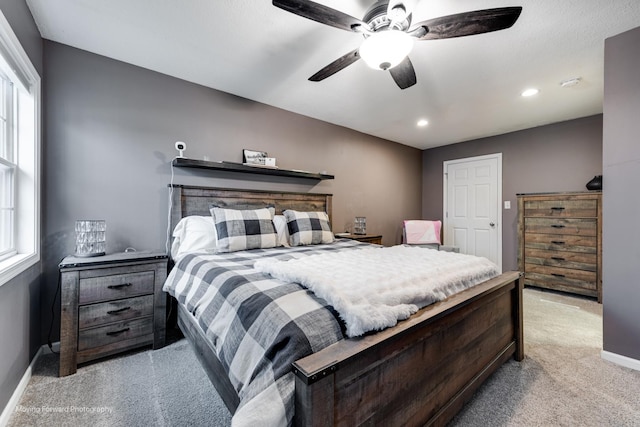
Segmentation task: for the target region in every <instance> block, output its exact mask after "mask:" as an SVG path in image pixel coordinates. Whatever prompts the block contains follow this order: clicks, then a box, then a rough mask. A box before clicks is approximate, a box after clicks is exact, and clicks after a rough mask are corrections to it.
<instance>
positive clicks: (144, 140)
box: [42, 41, 422, 336]
mask: <svg viewBox="0 0 640 427" xmlns="http://www.w3.org/2000/svg"><path fill="white" fill-rule="evenodd" d="M44 63H45V73H46V76H47V85H46V91H45V98H46V105H45V108H46V133H47V140H46V146H45V156H44V157H45V162H46V174H45V193H46V200H45V215H46V227H45V230H44V248H45V259H44V270H45V286H44V290H43V291H44V293H43V297H42V298H43V302H44V303H43V310H45V311H44V312H43V313H46V312H47V311H48V307H47V305H46V304H49V303H50V301H51V300H52V299H53V295H54V292H55V287H56V280H57V270H56V265H57V264H58V262H59V261H60V259H61V258H63V257H64V256H65V255H67V254H70V253H72V252H73V250H74V231H73V227H74V222H75V220H76V219H83V218H85V219H92V218H93V219H105V220H106V221H107V249H108V251H109V252H114V251H122V250H124V249H125V248H126V247H128V246H132V247H135V248H137V249H139V250H142V249H164V247H165V236H166V228H167V213H168V212H167V209H168V208H167V196H168V190H167V184H168V183H169V182H170V179H171V169H170V166H169V165H170V161H171V159H172V158H173V157H174V156H175V155H176V154H177V152H176V151H175V149H174V143H175V141H185V142H186V143H187V150H186V152H185V155H186V156H187V157H190V158H195V159H202V158H203V157H204V156H209V157H210V159H211V160H228V161H241V160H242V149H243V148H249V149H259V150H264V151H267V152H268V153H269V154H270V155H272V156H274V157H276V158H277V162H278V165H279V166H280V167H283V168H291V169H303V170H309V171H314V172H319V171H327V172H329V173H331V174H334V175H335V177H336V179H335V180H328V181H321V182H320V183H318V182H316V181H309V180H300V179H294V180H291V179H284V178H278V179H265V178H259V176H256V175H237V174H229V173H227V174H223V173H219V172H218V173H215V172H208V171H203V170H192V169H180V168H175V183H178V184H194V185H203V186H216V187H233V188H255V189H277V190H284V191H304V192H316V193H332V194H333V195H334V199H333V207H334V208H333V214H334V215H333V228H334V231H343V230H344V229H345V228H346V227H350V226H351V224H352V222H353V217H354V216H356V215H363V216H366V217H367V226H368V231H369V232H370V233H380V234H382V235H383V243H384V244H386V245H391V244H394V243H397V242H399V241H400V234H401V233H400V231H401V224H402V220H403V219H405V218H409V217H412V218H413V217H418V216H419V215H420V196H421V173H422V172H421V168H422V164H421V152H420V150H417V149H414V148H410V147H407V146H403V145H399V144H396V143H392V142H389V141H385V140H381V139H378V138H374V137H371V136H368V135H364V134H361V133H358V132H355V131H352V130H348V129H345V128H341V127H338V126H335V125H331V124H328V123H325V122H320V121H317V120H313V119H310V118H307V117H303V116H300V115H296V114H292V113H289V112H286V111H283V110H280V109H277V108H273V107H269V106H266V105H263V104H259V103H256V102H253V101H248V100H246V99H242V98H239V97H236V96H232V95H229V94H226V93H222V92H219V91H216V90H212V89H208V88H205V87H202V86H198V85H195V84H192V83H188V82H185V81H182V80H178V79H175V78H172V77H168V76H166V75H162V74H158V73H155V72H151V71H149V70H145V69H142V68H139V67H135V66H132V65H128V64H125V63H122V62H118V61H114V60H111V59H108V58H105V57H101V56H98V55H94V54H90V53H87V52H84V51H81V50H78V49H74V48H71V47H68V46H65V45H61V44H57V43H53V42H49V41H46V42H45V61H44ZM44 326H47V327H48V325H44ZM57 329H58V326H57V325H55V331H56V332H55V336H57ZM43 333H44V331H43Z"/></svg>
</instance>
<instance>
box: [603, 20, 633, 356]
mask: <svg viewBox="0 0 640 427" xmlns="http://www.w3.org/2000/svg"><path fill="white" fill-rule="evenodd" d="M638 46H640V28H636V29H634V30H631V31H628V32H626V33H623V34H620V35H618V36H615V37H612V38H609V39H607V40H606V41H605V69H604V125H603V126H604V141H603V172H604V174H603V177H604V185H603V188H604V191H603V196H602V197H603V220H604V224H603V229H604V231H603V248H602V253H603V255H602V260H603V266H602V270H603V277H602V281H603V295H602V300H603V335H604V350H605V351H608V352H611V353H616V354H619V355H622V356H626V357H630V358H632V359H635V360H640V279H639V278H638V277H639V275H638V260H640V243H639V242H640V226H638V218H640V197H638V185H639V184H640V142H639V139H640V120H638V116H639V112H640V74H639V73H638V70H640V51H639V50H638Z"/></svg>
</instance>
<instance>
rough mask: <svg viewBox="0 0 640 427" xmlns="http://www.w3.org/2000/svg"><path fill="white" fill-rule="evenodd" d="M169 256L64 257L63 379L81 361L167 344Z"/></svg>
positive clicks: (61, 304) (62, 313) (62, 288)
mask: <svg viewBox="0 0 640 427" xmlns="http://www.w3.org/2000/svg"><path fill="white" fill-rule="evenodd" d="M167 259H168V258H167V255H166V254H164V253H160V252H121V253H115V254H109V255H103V256H97V257H89V258H79V257H74V256H68V257H66V258H65V259H63V260H62V262H61V263H60V265H59V266H58V267H59V269H60V287H61V288H60V289H61V298H60V371H59V374H60V376H61V377H63V376H65V375H70V374H73V373H75V372H76V370H77V365H78V364H79V363H83V362H87V361H90V360H94V359H98V358H100V357H105V356H109V355H112V354H116V353H120V352H122V351H125V350H129V349H132V348H135V347H139V346H143V345H147V344H152V345H153V348H154V349H156V348H160V347H163V346H164V344H165V335H166V301H167V298H166V294H165V293H164V292H162V285H163V284H164V281H165V280H166V278H167Z"/></svg>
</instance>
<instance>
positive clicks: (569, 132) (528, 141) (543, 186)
mask: <svg viewBox="0 0 640 427" xmlns="http://www.w3.org/2000/svg"><path fill="white" fill-rule="evenodd" d="M493 153H502V198H503V200H510V201H511V209H510V210H504V209H503V211H502V268H503V270H504V271H507V270H516V269H517V267H518V261H517V244H518V235H517V225H518V217H517V214H518V210H517V199H516V194H517V193H534V192H553V191H586V188H585V184H586V183H587V182H588V181H589V180H590V179H591V178H593V177H594V176H595V175H600V174H601V172H602V116H601V115H597V116H591V117H586V118H583V119H577V120H571V121H567V122H562V123H556V124H552V125H548V126H541V127H537V128H532V129H527V130H523V131H519V132H513V133H508V134H504V135H498V136H494V137H490V138H483V139H477V140H474V141H468V142H464V143H460V144H454V145H448V146H444V147H438V148H433V149H430V150H425V151H424V152H423V154H422V171H423V172H422V176H423V178H422V217H423V218H425V219H426V218H429V219H442V177H443V176H442V175H443V169H442V163H443V162H444V161H446V160H454V159H460V158H465V157H473V156H481V155H485V154H493ZM503 206H504V204H503Z"/></svg>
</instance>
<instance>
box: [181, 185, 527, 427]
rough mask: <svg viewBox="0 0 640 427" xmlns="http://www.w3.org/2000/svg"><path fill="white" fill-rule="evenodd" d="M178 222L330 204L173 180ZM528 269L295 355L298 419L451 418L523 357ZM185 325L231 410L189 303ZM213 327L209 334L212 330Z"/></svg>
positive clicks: (218, 366) (404, 421) (351, 422)
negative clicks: (213, 209) (222, 211)
mask: <svg viewBox="0 0 640 427" xmlns="http://www.w3.org/2000/svg"><path fill="white" fill-rule="evenodd" d="M171 189H172V213H171V226H172V229H173V227H174V226H175V225H176V224H177V223H178V222H179V220H180V219H182V218H183V217H186V216H191V215H207V214H209V207H210V205H211V204H216V205H218V206H223V207H228V208H234V209H252V208H256V207H263V206H266V205H271V206H274V207H275V210H276V212H282V211H283V210H285V209H295V210H299V211H324V212H327V213H328V214H329V217H330V216H331V210H332V209H331V208H332V198H331V195H327V194H309V193H288V192H270V191H248V190H235V189H220V188H206V187H193V186H180V185H174V186H172V188H171ZM522 286H523V285H522V278H521V275H520V273H519V272H506V273H503V274H500V275H499V276H497V277H494V278H492V279H490V280H487V281H485V282H482V283H480V284H478V285H476V286H473V287H472V288H470V289H467V290H465V291H463V292H460V293H457V294H455V295H452V296H450V297H448V298H447V299H445V300H443V301H441V302H437V303H435V304H432V305H429V306H427V307H424V308H423V309H421V310H419V311H418V312H417V313H415V314H413V315H412V316H411V317H409V318H408V319H407V320H404V321H401V322H399V323H398V324H397V325H396V326H393V327H390V328H387V329H385V330H382V331H380V332H377V333H372V334H366V335H364V336H361V337H357V338H347V339H342V340H339V341H337V342H335V343H333V344H331V345H329V346H327V347H325V348H323V349H322V350H320V351H317V352H315V353H313V354H310V355H307V356H305V357H302V358H300V359H297V360H295V361H294V362H293V363H292V365H291V371H292V375H293V376H294V378H295V389H294V392H293V393H294V396H295V397H294V401H295V411H294V412H295V415H294V418H293V424H294V425H304V426H316V425H327V426H328V425H345V426H356V425H403V426H411V425H445V424H446V423H447V422H448V421H449V420H451V418H452V417H453V416H454V415H455V414H456V413H457V412H458V411H459V410H460V409H461V408H462V406H463V405H464V404H465V402H466V401H468V400H469V399H470V398H471V397H472V395H473V393H474V391H475V390H476V389H477V388H478V387H479V386H480V385H481V384H482V383H483V382H484V381H485V380H486V379H487V378H488V377H489V376H490V375H491V374H492V373H493V372H494V371H495V370H496V369H498V368H499V367H500V366H501V365H502V364H503V363H504V362H505V361H507V360H509V359H511V358H514V359H515V360H518V361H520V360H522V359H523V358H524V348H523V329H522ZM178 325H179V327H180V329H181V330H182V332H183V333H184V335H185V337H186V338H187V339H188V340H189V341H190V342H191V344H192V345H193V347H194V349H195V350H196V354H197V356H198V359H199V360H200V362H201V364H202V365H203V367H204V369H205V371H206V372H207V375H208V376H209V378H210V380H211V381H212V383H213V384H214V386H215V388H216V390H217V391H218V392H219V394H220V396H221V398H222V399H223V401H224V402H225V404H226V405H227V407H228V408H229V410H230V411H231V413H232V414H233V413H234V412H235V411H236V409H237V408H238V406H239V404H240V398H239V396H238V394H237V392H236V387H234V385H233V384H232V382H231V381H230V380H229V378H228V376H227V373H226V371H225V368H224V367H223V363H222V362H221V361H220V360H219V359H218V357H217V355H216V351H215V348H214V346H213V345H212V344H211V340H210V339H208V337H207V332H205V331H204V330H203V328H202V327H201V325H200V324H198V322H197V321H196V320H195V318H194V316H193V315H192V314H191V312H190V310H189V309H188V308H187V307H186V306H185V305H184V304H180V303H179V304H178ZM209 335H210V334H209ZM209 338H210V337H209Z"/></svg>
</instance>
